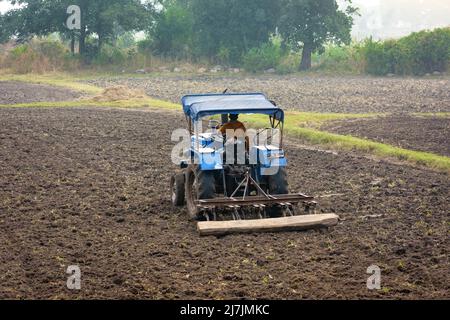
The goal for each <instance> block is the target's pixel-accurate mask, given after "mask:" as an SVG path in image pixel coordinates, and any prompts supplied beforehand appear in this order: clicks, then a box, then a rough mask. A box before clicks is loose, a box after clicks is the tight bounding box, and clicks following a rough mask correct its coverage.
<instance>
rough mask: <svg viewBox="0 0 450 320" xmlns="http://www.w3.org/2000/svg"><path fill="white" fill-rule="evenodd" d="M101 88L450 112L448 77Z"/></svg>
mask: <svg viewBox="0 0 450 320" xmlns="http://www.w3.org/2000/svg"><path fill="white" fill-rule="evenodd" d="M90 82H91V83H94V84H97V85H99V86H103V87H109V86H113V85H117V84H126V85H128V86H130V87H133V88H139V89H144V90H145V91H146V92H147V94H148V95H150V96H152V97H156V98H160V99H163V100H169V101H172V102H175V103H179V102H180V97H181V96H183V95H185V94H192V93H206V92H213V93H221V92H223V90H225V89H227V88H228V89H229V92H264V93H265V94H267V95H268V96H269V97H270V98H271V99H272V100H275V101H276V102H277V104H279V105H280V106H282V107H283V108H285V109H295V110H300V111H311V112H337V113H373V112H381V113H386V112H389V113H410V112H449V111H450V90H449V88H450V78H448V77H442V78H436V79H418V78H411V79H406V78H372V77H351V76H344V77H324V76H320V77H319V76H302V77H297V76H274V75H270V76H268V75H267V76H258V77H208V76H195V77H182V76H165V77H158V78H155V77H147V78H134V79H127V78H114V79H102V80H93V81H90Z"/></svg>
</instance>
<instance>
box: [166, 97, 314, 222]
mask: <svg viewBox="0 0 450 320" xmlns="http://www.w3.org/2000/svg"><path fill="white" fill-rule="evenodd" d="M182 104H183V111H184V114H185V116H186V120H187V124H188V130H189V133H190V147H189V148H188V149H187V150H185V152H184V157H183V159H182V160H181V161H180V163H179V167H180V171H179V172H177V173H176V174H174V175H173V176H172V178H171V191H172V192H171V194H172V203H173V205H174V206H186V207H187V211H188V213H189V215H190V217H191V218H192V219H195V220H200V221H224V220H225V221H228V220H245V219H266V218H280V217H281V218H282V217H289V216H295V215H296V214H297V212H298V210H297V209H298V205H299V204H301V205H303V207H304V209H305V210H306V211H309V210H310V209H312V208H313V207H314V206H315V202H314V201H313V200H314V199H313V198H312V197H310V196H307V195H304V194H301V193H295V194H290V193H289V189H288V180H287V174H286V166H287V160H286V154H285V151H284V150H283V128H284V120H285V119H284V117H285V114H284V112H283V110H282V109H281V108H280V107H278V106H277V105H276V104H275V103H274V102H272V101H270V100H269V99H267V97H266V96H265V95H264V94H261V93H246V94H202V95H187V96H185V97H183V99H182ZM238 116H241V117H247V120H250V121H247V122H249V123H254V124H256V125H255V127H257V129H254V130H252V129H251V128H242V130H240V131H241V133H244V134H243V135H241V136H238V135H230V134H228V133H230V131H229V130H228V131H227V134H226V133H225V131H224V128H227V126H228V127H231V128H232V127H233V125H231V126H230V125H229V124H230V123H231V124H233V123H234V124H236V123H237V124H238V125H237V127H242V126H243V124H242V123H240V122H239V123H238V121H237V120H236V119H237V118H238ZM266 117H267V118H266ZM255 119H256V120H255ZM262 121H266V125H264V126H262V125H261V122H262ZM235 127H236V126H235ZM233 131H236V132H237V131H239V130H232V131H231V133H233ZM242 131H243V132H242ZM250 131H252V134H250ZM301 212H302V213H303V212H304V211H301ZM230 217H231V219H230Z"/></svg>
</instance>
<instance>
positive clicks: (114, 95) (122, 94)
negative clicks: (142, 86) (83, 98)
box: [93, 85, 148, 102]
mask: <svg viewBox="0 0 450 320" xmlns="http://www.w3.org/2000/svg"><path fill="white" fill-rule="evenodd" d="M144 98H148V96H147V95H146V94H145V92H144V91H143V90H139V89H131V88H129V87H127V86H122V85H120V86H113V87H108V88H106V89H105V90H103V92H102V93H101V94H99V95H97V96H95V97H94V98H93V100H94V101H97V102H111V101H120V100H128V99H144Z"/></svg>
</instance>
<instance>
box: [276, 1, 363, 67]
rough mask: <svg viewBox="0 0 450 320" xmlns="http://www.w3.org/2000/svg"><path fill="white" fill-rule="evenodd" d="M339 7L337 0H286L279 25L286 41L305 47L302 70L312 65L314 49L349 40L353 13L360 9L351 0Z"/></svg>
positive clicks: (348, 41) (301, 64)
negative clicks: (344, 5) (329, 43)
mask: <svg viewBox="0 0 450 320" xmlns="http://www.w3.org/2000/svg"><path fill="white" fill-rule="evenodd" d="M345 2H347V3H348V5H347V7H346V8H345V9H340V8H339V6H338V4H337V2H336V1H335V0H283V6H282V13H281V17H280V21H279V28H280V32H281V34H282V36H283V37H284V39H285V41H286V42H287V43H288V44H290V45H291V46H294V47H300V48H302V49H303V50H302V60H301V63H300V70H308V69H310V68H311V57H312V53H313V52H315V51H320V50H323V46H324V44H325V43H327V42H333V43H335V44H338V45H339V44H349V43H350V42H351V35H350V32H351V29H352V26H353V15H354V14H356V13H357V9H356V8H354V7H353V6H352V5H351V2H352V1H351V0H345Z"/></svg>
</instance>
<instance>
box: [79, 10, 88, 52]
mask: <svg viewBox="0 0 450 320" xmlns="http://www.w3.org/2000/svg"><path fill="white" fill-rule="evenodd" d="M80 8H81V17H80V18H81V30H80V42H79V44H78V46H79V49H78V50H79V53H80V55H81V56H82V57H83V56H84V55H85V53H86V21H85V20H86V19H85V18H86V15H85V12H87V2H86V1H81V3H80Z"/></svg>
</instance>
